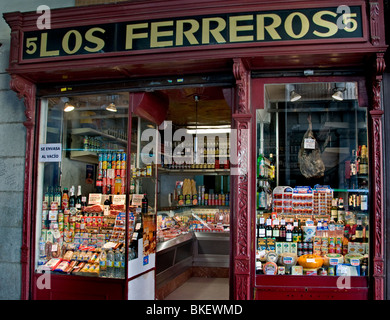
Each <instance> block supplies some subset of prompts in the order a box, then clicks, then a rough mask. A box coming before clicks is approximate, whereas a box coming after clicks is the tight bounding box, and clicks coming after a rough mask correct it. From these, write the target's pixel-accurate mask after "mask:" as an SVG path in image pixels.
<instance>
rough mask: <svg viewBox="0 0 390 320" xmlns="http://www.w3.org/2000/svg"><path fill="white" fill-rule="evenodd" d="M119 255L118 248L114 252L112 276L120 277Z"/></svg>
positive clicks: (120, 263)
mask: <svg viewBox="0 0 390 320" xmlns="http://www.w3.org/2000/svg"><path fill="white" fill-rule="evenodd" d="M121 256H122V254H121V252H120V250H119V248H118V249H116V250H115V253H114V278H120V277H121V265H122V261H121V260H122V259H121Z"/></svg>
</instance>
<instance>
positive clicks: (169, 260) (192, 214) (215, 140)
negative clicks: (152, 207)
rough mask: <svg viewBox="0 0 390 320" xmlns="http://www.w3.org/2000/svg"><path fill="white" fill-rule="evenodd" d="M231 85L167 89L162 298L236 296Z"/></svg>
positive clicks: (159, 261)
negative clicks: (227, 96) (232, 245)
mask: <svg viewBox="0 0 390 320" xmlns="http://www.w3.org/2000/svg"><path fill="white" fill-rule="evenodd" d="M225 90H230V89H225V88H223V87H214V86H210V87H183V88H176V89H169V90H161V91H159V92H158V94H159V95H163V96H165V97H166V99H167V100H168V101H169V107H168V110H167V115H166V117H165V119H166V120H165V121H164V122H163V123H162V124H160V126H159V133H160V138H161V149H162V150H161V164H159V165H158V182H157V183H158V188H157V256H156V298H157V299H175V300H176V299H185V300H192V299H194V300H196V299H205V297H207V298H208V299H228V298H229V260H230V221H231V209H230V208H231V207H230V204H231V201H230V161H229V158H230V145H229V144H230V143H229V142H230V129H231V118H232V111H231V108H230V106H229V105H228V103H227V102H226V99H225V95H224V93H225V94H226V92H225Z"/></svg>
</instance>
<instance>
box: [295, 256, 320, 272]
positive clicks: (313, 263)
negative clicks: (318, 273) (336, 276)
mask: <svg viewBox="0 0 390 320" xmlns="http://www.w3.org/2000/svg"><path fill="white" fill-rule="evenodd" d="M323 263H324V259H323V258H322V257H321V256H318V255H316V254H304V255H303V256H300V257H299V258H298V264H299V265H301V266H302V267H303V268H304V269H305V268H306V269H312V268H320V267H322V264H323Z"/></svg>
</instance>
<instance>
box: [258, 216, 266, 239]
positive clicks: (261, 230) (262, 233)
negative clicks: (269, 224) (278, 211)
mask: <svg viewBox="0 0 390 320" xmlns="http://www.w3.org/2000/svg"><path fill="white" fill-rule="evenodd" d="M264 237H265V225H264V218H263V217H260V224H259V238H264Z"/></svg>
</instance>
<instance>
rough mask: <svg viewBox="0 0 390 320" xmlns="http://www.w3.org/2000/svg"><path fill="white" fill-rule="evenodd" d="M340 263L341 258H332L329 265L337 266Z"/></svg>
mask: <svg viewBox="0 0 390 320" xmlns="http://www.w3.org/2000/svg"><path fill="white" fill-rule="evenodd" d="M338 264H339V259H337V258H330V259H329V265H331V266H336V265H338Z"/></svg>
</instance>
